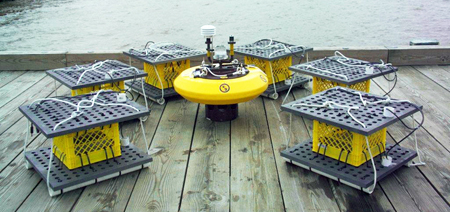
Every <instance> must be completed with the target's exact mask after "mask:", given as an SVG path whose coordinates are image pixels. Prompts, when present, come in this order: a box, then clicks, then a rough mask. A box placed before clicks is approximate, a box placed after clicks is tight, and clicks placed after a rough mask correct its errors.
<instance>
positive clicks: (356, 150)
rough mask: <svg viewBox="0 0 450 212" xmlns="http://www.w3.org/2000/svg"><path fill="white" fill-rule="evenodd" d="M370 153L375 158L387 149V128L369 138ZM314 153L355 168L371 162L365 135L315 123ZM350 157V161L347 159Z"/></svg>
mask: <svg viewBox="0 0 450 212" xmlns="http://www.w3.org/2000/svg"><path fill="white" fill-rule="evenodd" d="M368 138H369V145H370V151H371V152H372V156H373V157H375V156H377V155H379V154H380V153H383V152H384V151H385V149H386V128H383V129H382V130H380V131H378V132H375V133H374V134H372V135H370V136H368ZM312 150H313V152H317V153H319V154H321V155H324V154H325V155H326V156H328V157H331V158H333V159H336V160H340V161H342V162H345V161H346V160H347V164H350V165H353V166H356V167H357V166H360V165H361V164H363V163H365V162H366V161H368V160H370V155H369V152H368V151H367V144H366V138H365V136H364V135H361V134H358V133H354V132H350V131H348V130H345V129H342V128H339V127H335V126H332V125H328V124H325V123H321V122H319V121H314V122H313V149H312ZM347 157H348V159H347Z"/></svg>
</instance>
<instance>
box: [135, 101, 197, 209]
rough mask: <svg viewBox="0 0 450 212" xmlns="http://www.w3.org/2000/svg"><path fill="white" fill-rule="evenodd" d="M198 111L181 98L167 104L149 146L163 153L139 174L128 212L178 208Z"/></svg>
mask: <svg viewBox="0 0 450 212" xmlns="http://www.w3.org/2000/svg"><path fill="white" fill-rule="evenodd" d="M197 109H198V104H196V103H192V102H189V101H187V100H184V99H181V98H178V99H174V100H172V101H169V102H168V103H167V105H166V109H165V110H164V113H163V116H162V118H161V122H160V124H159V125H158V129H157V131H156V134H155V137H154V138H153V141H152V145H151V147H152V148H162V150H161V151H160V152H159V153H158V154H157V155H155V156H154V157H153V162H152V163H151V165H150V167H149V168H148V169H144V170H142V171H141V174H140V175H139V178H138V180H137V182H136V186H135V188H134V191H133V193H132V195H131V198H130V200H129V202H128V206H127V208H126V210H127V211H144V210H154V211H177V210H178V209H179V205H178V204H179V203H180V198H181V195H182V189H183V183H184V179H185V173H186V168H187V162H188V158H189V154H188V153H189V151H190V146H191V142H192V135H193V130H194V124H195V118H196V116H197Z"/></svg>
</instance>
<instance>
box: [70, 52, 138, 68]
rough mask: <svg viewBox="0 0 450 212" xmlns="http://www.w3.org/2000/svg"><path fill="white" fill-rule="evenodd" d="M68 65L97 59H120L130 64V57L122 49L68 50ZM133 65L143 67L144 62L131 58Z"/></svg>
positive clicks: (87, 62)
mask: <svg viewBox="0 0 450 212" xmlns="http://www.w3.org/2000/svg"><path fill="white" fill-rule="evenodd" d="M66 57H67V66H74V65H77V64H78V65H81V64H89V63H93V62H94V61H96V60H99V61H100V60H119V61H122V62H124V63H126V64H129V57H128V56H126V55H124V54H123V53H122V51H69V52H67V55H66ZM131 65H132V66H134V67H136V68H139V69H143V68H144V64H143V63H142V62H141V61H138V60H136V59H131Z"/></svg>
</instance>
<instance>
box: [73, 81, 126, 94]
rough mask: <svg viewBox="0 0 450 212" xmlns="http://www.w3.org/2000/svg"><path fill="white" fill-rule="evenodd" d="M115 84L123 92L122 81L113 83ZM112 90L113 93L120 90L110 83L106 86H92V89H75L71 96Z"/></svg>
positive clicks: (123, 85)
mask: <svg viewBox="0 0 450 212" xmlns="http://www.w3.org/2000/svg"><path fill="white" fill-rule="evenodd" d="M115 83H116V84H117V83H118V84H119V88H120V89H121V90H125V84H124V82H123V81H120V82H115ZM101 89H103V90H113V91H117V92H119V91H120V90H119V89H118V88H117V86H115V85H112V84H111V83H108V84H103V85H96V86H92V87H85V88H80V89H76V90H72V96H77V95H83V94H88V93H92V92H95V91H98V90H101Z"/></svg>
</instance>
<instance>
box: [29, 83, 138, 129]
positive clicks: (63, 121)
mask: <svg viewBox="0 0 450 212" xmlns="http://www.w3.org/2000/svg"><path fill="white" fill-rule="evenodd" d="M103 91H104V90H99V91H98V92H97V93H96V94H95V95H94V97H93V98H92V99H91V100H81V101H79V102H78V103H77V104H76V105H75V104H73V103H71V102H68V101H64V100H60V99H55V98H45V99H38V100H35V101H34V102H32V103H31V104H30V107H31V106H32V105H33V104H34V103H35V102H38V101H45V100H50V101H56V102H63V103H66V104H68V105H70V106H73V107H76V110H75V111H73V112H72V113H71V115H70V117H69V118H66V119H64V120H62V121H61V122H59V123H58V124H56V125H55V126H54V127H53V131H55V130H56V129H57V128H58V126H60V125H61V124H63V123H65V122H67V121H69V120H71V119H73V118H76V117H78V116H80V115H81V114H83V111H81V110H80V109H82V108H91V107H93V106H94V105H100V106H124V107H130V108H132V109H133V110H136V111H139V109H137V108H136V107H133V106H131V105H127V104H120V103H109V104H105V103H99V102H96V100H97V98H98V96H99V95H100V93H101V92H103ZM82 103H90V105H81V104H82Z"/></svg>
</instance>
